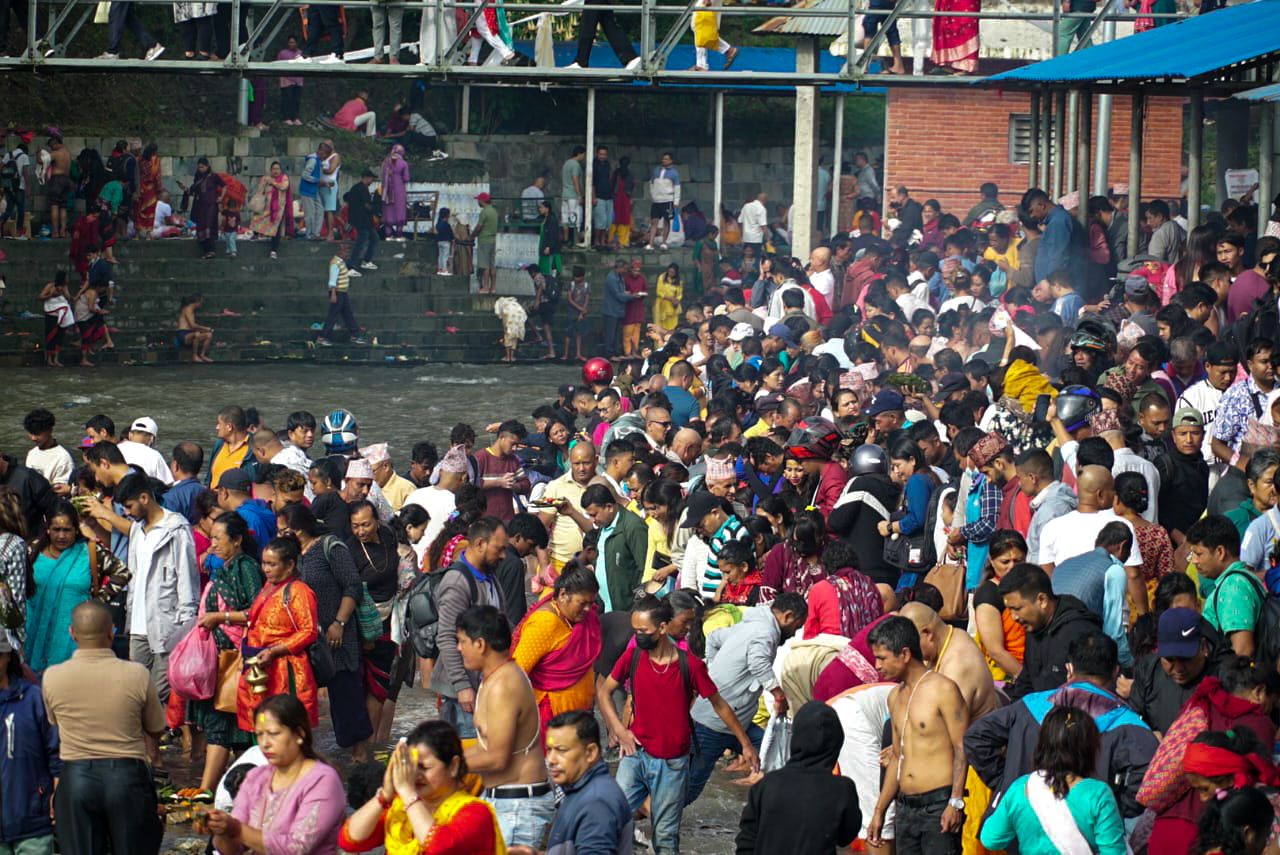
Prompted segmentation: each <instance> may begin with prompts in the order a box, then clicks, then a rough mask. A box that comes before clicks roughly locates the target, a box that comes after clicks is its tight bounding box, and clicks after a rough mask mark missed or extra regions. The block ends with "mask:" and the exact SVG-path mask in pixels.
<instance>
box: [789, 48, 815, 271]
mask: <svg viewBox="0 0 1280 855" xmlns="http://www.w3.org/2000/svg"><path fill="white" fill-rule="evenodd" d="M817 67H818V40H817V39H815V38H802V39H800V40H799V42H798V44H797V45H796V70H797V71H804V72H813V71H814V70H816V69H817ZM818 127H819V126H818V89H817V87H815V86H797V87H796V132H795V141H796V143H795V179H794V184H793V190H792V198H791V254H792V255H794V256H795V257H797V258H801V259H804V258H808V257H809V250H810V248H811V247H812V246H813V227H814V224H815V220H816V215H817V205H816V201H817V200H816V199H815V194H814V188H815V187H816V185H817V183H818V182H817V177H818Z"/></svg>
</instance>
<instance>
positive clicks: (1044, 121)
mask: <svg viewBox="0 0 1280 855" xmlns="http://www.w3.org/2000/svg"><path fill="white" fill-rule="evenodd" d="M1040 101H1041V105H1042V106H1043V107H1044V112H1043V113H1042V114H1041V116H1040V178H1039V180H1038V181H1037V182H1036V186H1037V187H1039V188H1040V189H1042V190H1044V191H1045V192H1046V193H1050V194H1052V190H1053V188H1052V187H1050V186H1049V177H1050V168H1049V167H1050V164H1051V163H1052V162H1053V159H1054V158H1053V155H1054V151H1053V93H1052V92H1046V93H1044V97H1043V98H1041V99H1040Z"/></svg>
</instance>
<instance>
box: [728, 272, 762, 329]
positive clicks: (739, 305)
mask: <svg viewBox="0 0 1280 855" xmlns="http://www.w3.org/2000/svg"><path fill="white" fill-rule="evenodd" d="M724 305H725V308H726V309H727V310H728V311H727V312H726V314H727V315H728V316H729V320H731V321H733V322H734V323H735V324H750V325H751V329H752V330H754V331H755V333H757V334H758V333H761V332H763V331H764V318H762V317H760V316H759V315H757V314H756V313H755V312H753V311H751V309H749V308H748V307H747V298H746V295H745V294H744V293H743V291H742V289H741V288H739V287H737V286H736V285H735V286H731V287H729V288H726V289H724ZM732 337H733V336H732V334H731V335H730V338H732Z"/></svg>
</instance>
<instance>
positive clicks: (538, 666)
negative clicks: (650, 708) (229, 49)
mask: <svg viewBox="0 0 1280 855" xmlns="http://www.w3.org/2000/svg"><path fill="white" fill-rule="evenodd" d="M599 593H600V583H599V582H598V581H596V576H595V574H594V573H592V572H591V571H590V570H588V569H587V568H585V567H581V566H579V565H577V564H574V563H571V564H569V565H567V566H566V567H565V569H564V571H563V572H562V573H561V574H560V575H559V576H558V577H556V583H555V587H554V588H553V589H552V591H551V593H550V594H548V595H547V596H546V597H544V598H543V599H542V602H540V603H539V604H538V605H537V606H535V607H534V609H533V610H532V611H530V612H529V614H527V615H525V618H524V620H522V621H521V622H520V625H519V626H518V627H516V632H515V649H514V652H513V654H512V658H513V659H515V661H516V664H517V665H519V666H520V667H521V668H522V669H524V672H525V673H526V674H528V675H529V682H530V684H532V685H533V695H534V697H535V698H536V699H537V701H538V715H539V717H540V718H541V719H542V727H543V729H544V730H545V729H546V726H547V722H548V721H550V720H551V718H552V717H553V716H556V715H559V714H560V713H562V712H568V711H569V710H582V711H584V712H585V711H589V710H590V709H591V707H592V705H593V704H594V703H595V676H594V674H593V672H592V666H594V665H595V662H596V659H597V658H598V657H599V656H600V646H601V641H600V616H599V613H598V612H597V611H596V597H597V596H598V595H599Z"/></svg>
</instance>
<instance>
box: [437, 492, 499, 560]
mask: <svg viewBox="0 0 1280 855" xmlns="http://www.w3.org/2000/svg"><path fill="white" fill-rule="evenodd" d="M453 500H454V512H453V514H452V515H451V516H450V517H449V519H448V520H446V521H445V524H444V525H443V526H442V527H441V528H440V533H439V534H437V535H436V539H435V540H433V541H431V546H430V547H428V548H427V561H426V564H425V565H424V566H425V567H426V568H427V570H433V569H435V568H436V567H439V566H440V556H441V555H443V554H444V548H445V546H446V545H448V543H449V541H451V540H453V539H454V538H455V537H457V536H458V535H460V534H463V535H465V534H466V533H467V529H469V528H471V524H472V523H473V522H475V521H476V520H478V519H480V517H482V516H484V495H483V494H482V493H481V492H480V488H479V487H477V486H476V485H474V484H463V485H462V486H461V487H459V488H458V490H457V492H455V493H454V494H453Z"/></svg>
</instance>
